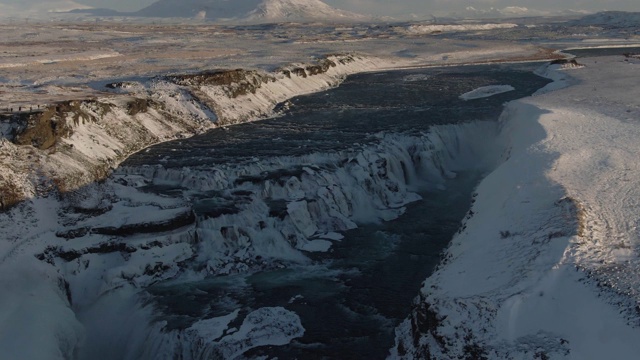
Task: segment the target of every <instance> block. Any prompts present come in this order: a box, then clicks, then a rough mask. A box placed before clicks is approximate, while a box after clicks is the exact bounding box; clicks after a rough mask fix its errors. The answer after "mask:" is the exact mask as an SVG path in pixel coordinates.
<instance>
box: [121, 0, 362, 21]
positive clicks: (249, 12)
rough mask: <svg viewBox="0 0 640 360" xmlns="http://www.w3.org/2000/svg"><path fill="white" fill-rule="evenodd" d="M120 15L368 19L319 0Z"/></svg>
mask: <svg viewBox="0 0 640 360" xmlns="http://www.w3.org/2000/svg"><path fill="white" fill-rule="evenodd" d="M122 15H127V16H142V17H160V18H163V17H183V18H201V19H206V20H212V21H225V20H238V21H251V22H272V21H274V22H275V21H319V20H331V21H366V20H371V19H372V17H370V16H365V15H361V14H356V13H352V12H349V11H344V10H340V9H336V8H333V7H331V6H329V5H327V4H325V3H324V2H322V1H320V0H233V1H228V0H159V1H157V2H155V3H153V4H151V5H149V6H147V7H146V8H144V9H142V10H140V11H137V12H134V13H127V14H122Z"/></svg>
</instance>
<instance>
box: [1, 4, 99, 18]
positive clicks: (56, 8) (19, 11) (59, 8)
mask: <svg viewBox="0 0 640 360" xmlns="http://www.w3.org/2000/svg"><path fill="white" fill-rule="evenodd" d="M89 8H90V6H86V5H82V4H78V3H76V2H74V1H71V0H49V1H42V0H21V1H20V2H17V3H11V4H2V3H0V17H30V16H38V15H42V14H48V13H54V12H67V11H70V10H74V9H89Z"/></svg>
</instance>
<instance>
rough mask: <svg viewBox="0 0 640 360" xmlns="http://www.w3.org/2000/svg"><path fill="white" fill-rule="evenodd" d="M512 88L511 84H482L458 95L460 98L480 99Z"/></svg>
mask: <svg viewBox="0 0 640 360" xmlns="http://www.w3.org/2000/svg"><path fill="white" fill-rule="evenodd" d="M513 90H515V88H514V87H513V86H511V85H490V86H483V87H479V88H477V89H473V90H471V91H469V92H466V93H464V94H462V95H460V99H462V100H474V99H482V98H486V97H489V96H493V95H498V94H502V93H506V92H509V91H513Z"/></svg>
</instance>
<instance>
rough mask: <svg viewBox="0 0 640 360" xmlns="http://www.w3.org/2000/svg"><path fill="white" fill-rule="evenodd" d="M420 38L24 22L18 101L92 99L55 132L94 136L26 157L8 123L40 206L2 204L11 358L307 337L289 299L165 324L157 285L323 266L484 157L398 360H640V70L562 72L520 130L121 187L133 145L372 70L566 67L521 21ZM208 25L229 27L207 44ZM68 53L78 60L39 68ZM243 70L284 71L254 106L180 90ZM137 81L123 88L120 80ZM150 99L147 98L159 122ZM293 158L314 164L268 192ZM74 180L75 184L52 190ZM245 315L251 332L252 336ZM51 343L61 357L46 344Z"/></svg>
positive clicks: (414, 140)
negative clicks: (345, 238) (204, 73)
mask: <svg viewBox="0 0 640 360" xmlns="http://www.w3.org/2000/svg"><path fill="white" fill-rule="evenodd" d="M408 26H409V25H402V26H401V27H400V28H399V29H398V28H392V27H388V28H383V30H380V28H379V27H370V28H368V27H366V26H365V27H360V28H358V27H356V26H354V27H353V28H351V29H346V30H345V29H344V25H341V26H340V28H341V29H342V30H340V31H336V27H335V26H326V25H315V26H309V27H308V28H307V27H305V28H301V27H295V26H292V27H287V26H286V25H285V26H283V27H280V28H276V30H273V31H272V29H270V28H267V29H266V30H265V29H259V28H258V30H257V31H256V30H255V29H249V30H243V29H241V28H237V29H236V28H233V27H221V26H209V25H205V26H203V27H197V26H192V25H184V24H183V25H167V27H166V28H165V29H166V33H162V32H158V31H157V30H158V28H157V27H156V26H155V25H154V26H151V25H130V24H122V25H119V24H115V25H114V24H94V23H93V22H92V23H80V24H71V25H70V24H64V25H59V24H46V23H43V24H33V25H32V26H29V27H25V26H16V25H15V24H4V25H1V27H2V30H3V34H4V35H5V37H4V38H3V41H4V43H3V46H5V47H6V48H7V52H6V53H3V54H2V59H1V60H2V62H3V63H4V64H12V65H11V66H6V67H0V79H1V83H0V85H1V86H2V91H1V92H0V101H2V105H1V106H0V110H3V109H6V108H12V107H18V106H24V107H25V108H26V107H27V106H29V107H35V106H38V105H47V104H53V103H56V102H58V101H61V100H83V101H78V102H75V103H71V105H70V106H71V107H72V108H73V109H72V111H69V112H67V113H66V114H67V115H68V116H66V117H64V118H61V119H55V120H56V121H61V123H62V122H63V123H65V124H67V125H69V126H70V127H71V128H72V130H73V131H72V132H71V134H68V136H67V135H65V136H63V137H62V138H61V139H60V140H59V141H58V142H57V143H56V146H55V147H54V148H53V149H52V148H47V149H37V148H36V147H33V146H31V145H20V146H18V145H16V144H14V143H12V142H11V141H10V140H13V139H12V132H13V131H14V130H15V128H14V127H13V126H12V125H10V124H9V123H8V122H3V126H2V127H1V129H2V135H3V138H2V139H0V141H1V143H0V157H1V158H2V163H0V166H2V171H1V172H0V177H1V178H2V179H0V180H2V181H3V182H4V183H3V187H2V190H3V191H4V190H6V189H8V188H11V189H14V188H17V189H19V190H20V191H22V193H23V195H26V196H28V197H29V199H28V200H27V201H24V202H22V203H20V204H18V205H17V206H15V207H13V208H11V209H10V210H8V211H4V212H2V213H0V231H1V235H2V236H1V239H0V240H1V241H0V272H1V273H2V274H4V275H3V276H2V277H0V287H1V288H2V289H3V290H6V291H3V292H2V295H0V305H1V306H0V309H1V310H0V320H2V321H0V349H1V350H2V351H3V353H4V354H8V355H9V356H10V357H11V358H29V359H71V358H73V357H74V356H76V355H77V356H80V357H82V358H91V357H92V356H94V355H95V353H96V352H97V351H100V353H101V354H105V356H111V357H113V358H129V359H135V358H140V357H144V356H147V358H157V357H158V356H159V354H162V355H165V356H171V355H167V354H181V356H183V358H185V359H186V358H198V357H201V356H203V355H204V356H211V355H212V354H214V353H216V352H217V354H218V355H220V354H222V355H224V356H227V357H234V356H236V355H241V354H242V353H243V352H245V351H246V350H248V349H250V348H252V347H255V346H265V345H280V344H284V343H286V342H289V341H291V339H294V338H296V337H299V336H300V335H301V334H302V333H303V331H304V329H303V328H302V326H301V325H300V319H299V317H298V316H297V315H296V314H294V313H292V312H290V311H288V310H286V309H282V308H262V309H256V310H255V311H254V312H251V313H249V314H243V316H244V319H243V320H240V319H239V318H238V317H239V314H238V313H236V312H231V311H230V312H229V313H228V314H227V315H225V316H218V317H211V318H208V319H204V320H201V321H199V322H196V323H193V324H191V325H189V326H188V327H185V328H184V329H181V330H175V331H170V330H166V329H165V328H163V324H158V323H153V314H152V313H151V310H150V309H149V308H148V307H145V305H144V304H145V299H144V296H143V295H141V292H140V290H142V289H144V288H146V287H147V286H149V285H150V284H153V283H155V282H157V281H161V280H166V279H171V278H175V277H178V276H180V277H181V279H201V278H202V277H204V276H211V275H217V274H229V273H242V272H248V271H255V270H260V269H264V268H268V267H269V266H272V267H273V266H275V267H279V266H288V265H291V264H305V263H308V262H309V258H308V257H307V256H306V255H305V254H306V252H309V251H324V250H327V249H328V248H329V246H330V245H331V244H332V242H333V241H339V240H340V237H341V236H340V234H339V232H340V231H343V230H346V229H350V228H353V227H355V226H357V224H358V223H361V222H366V221H372V220H374V221H381V220H390V219H393V218H395V217H397V216H399V215H400V214H402V212H403V211H405V209H404V206H405V205H406V204H408V203H409V202H411V201H415V200H417V199H418V198H419V197H418V195H417V194H415V193H414V192H413V191H412V187H411V185H412V184H414V183H415V181H418V180H419V181H422V182H424V183H427V184H429V185H430V186H434V187H436V188H437V187H438V185H440V184H442V182H443V181H444V179H446V178H447V177H450V176H455V172H456V171H460V170H465V169H472V168H475V169H477V168H479V169H481V170H486V171H489V170H493V169H495V170H494V171H493V172H491V173H490V174H489V175H488V176H487V178H486V179H485V180H484V181H483V182H482V184H481V185H480V186H479V188H478V195H477V197H476V200H475V203H474V206H473V209H472V211H473V212H472V214H473V216H472V217H470V219H468V220H467V221H466V223H465V224H464V226H463V227H462V230H461V233H460V234H459V235H458V236H457V237H456V238H455V239H454V241H453V243H452V245H451V248H450V249H449V251H448V253H447V257H446V259H445V261H444V262H443V264H442V265H441V266H440V268H439V270H438V271H437V272H436V274H435V275H434V276H432V277H430V278H429V279H427V281H426V282H425V286H424V288H423V289H422V291H421V294H420V296H419V297H418V299H417V300H416V308H415V310H414V313H413V314H412V316H411V317H410V319H408V320H407V321H406V322H405V323H403V325H402V326H400V328H399V329H398V331H397V341H398V346H397V347H396V348H395V349H394V350H393V352H392V356H394V357H406V358H428V357H430V356H431V357H433V358H449V357H456V356H463V357H464V356H473V355H475V356H480V355H482V354H485V355H486V356H487V357H490V358H495V359H503V358H514V359H517V358H531V357H535V356H538V357H542V356H543V355H542V354H544V356H548V357H551V358H575V359H585V358H587V359H588V358H590V357H591V356H593V358H602V357H603V356H609V355H612V356H613V357H617V358H633V355H634V354H636V353H637V352H638V349H637V348H636V347H635V346H637V345H635V342H634V341H631V339H634V338H637V337H638V331H637V326H638V315H637V312H636V310H635V309H636V306H637V304H638V283H637V279H638V270H639V266H638V263H637V258H638V254H637V249H638V248H639V247H638V241H639V240H638V236H637V229H636V226H637V221H636V217H635V213H634V210H635V209H636V204H635V202H634V200H633V199H634V198H636V197H637V194H636V192H637V189H638V188H639V187H638V186H636V185H634V181H635V178H636V177H635V174H636V173H637V172H638V171H636V170H637V169H635V167H634V162H633V161H634V154H637V152H638V151H637V150H636V149H635V142H634V139H636V138H637V136H636V133H637V132H638V130H637V129H636V128H637V125H636V124H635V123H634V122H635V120H637V118H638V116H639V114H638V109H639V108H640V106H639V105H640V104H639V103H638V100H637V99H638V96H637V94H636V92H635V91H634V81H635V80H636V79H637V71H638V69H637V66H640V65H639V64H638V61H637V59H633V58H632V59H624V58H622V57H619V58H609V59H606V60H604V59H598V60H597V61H596V60H584V61H583V62H584V63H585V64H586V65H587V67H586V68H582V69H564V70H560V72H559V71H558V69H557V68H563V67H562V66H555V67H554V68H552V69H545V70H542V71H541V72H540V73H541V74H546V75H548V76H550V77H553V78H554V79H556V80H557V82H556V83H555V85H552V86H551V87H547V88H546V89H543V91H541V92H539V96H537V97H534V98H530V99H525V100H521V101H518V102H514V103H511V104H509V105H508V106H507V108H506V110H505V113H504V115H503V118H502V121H501V123H500V126H499V127H498V126H496V125H495V124H487V123H470V124H464V125H451V126H442V127H436V128H434V129H432V131H430V132H429V133H428V134H423V136H404V135H392V134H391V135H389V134H387V135H381V136H380V141H379V142H378V143H377V144H375V145H373V146H368V147H362V148H354V149H350V150H348V151H343V152H341V153H335V154H316V155H314V156H313V157H308V158H305V157H299V158H291V157H283V158H278V159H271V160H269V161H266V162H259V163H255V164H253V165H252V166H248V167H247V166H240V165H238V166H234V164H229V165H228V166H226V167H223V168H221V169H219V171H214V172H213V173H214V174H215V175H213V176H211V174H212V172H208V173H207V174H206V175H207V176H204V174H203V173H199V172H198V171H191V170H189V169H185V170H184V171H169V170H166V169H163V168H145V169H135V170H131V169H130V170H127V169H121V171H120V172H119V173H117V174H116V175H114V176H111V177H106V176H107V175H108V174H109V173H110V170H109V169H110V168H111V167H114V166H116V165H117V164H118V163H119V161H121V160H122V159H123V158H124V157H126V156H127V155H128V154H130V153H131V152H132V151H137V150H140V149H142V148H144V147H145V146H147V145H149V144H152V143H155V142H158V141H164V140H168V139H174V138H177V137H179V136H189V135H192V134H196V133H199V132H202V131H206V130H207V129H209V128H211V127H214V126H217V125H216V123H215V121H218V122H221V121H228V122H229V123H233V122H239V121H246V120H253V119H255V118H259V117H262V116H268V115H269V114H271V113H270V111H272V107H273V105H274V104H275V103H276V102H279V101H283V100H284V99H286V98H288V97H291V96H294V95H297V94H299V93H307V92H311V91H318V90H321V89H325V88H327V87H330V86H336V85H337V84H339V82H340V80H341V79H342V78H343V77H344V76H345V75H347V74H350V73H355V72H359V71H373V70H379V69H390V68H396V67H411V66H424V65H447V64H455V63H467V62H468V63H473V62H484V61H508V60H519V61H520V60H530V59H535V58H548V57H549V56H550V54H551V51H550V50H549V49H546V48H541V47H539V46H537V45H535V44H534V45H532V44H530V43H524V44H514V43H512V42H510V41H505V40H504V39H503V38H501V36H504V35H503V34H504V33H502V32H500V31H501V30H504V29H500V28H495V27H488V28H486V29H484V30H482V31H480V30H481V29H475V30H473V31H471V32H470V33H469V32H467V33H466V34H464V35H461V36H465V37H466V36H468V37H471V38H464V40H461V39H459V38H456V36H458V35H455V36H450V37H448V38H447V37H446V36H447V35H446V34H445V41H443V38H442V37H440V38H438V39H435V40H434V39H431V38H429V36H428V35H425V34H424V33H419V34H412V35H407V28H408ZM507 30H510V29H507ZM519 30H520V31H540V30H539V29H538V28H536V29H535V30H526V29H519ZM463 32H464V31H463ZM202 33H206V34H208V36H202V35H200V36H199V37H196V38H195V39H194V38H192V39H191V40H190V41H185V39H186V38H190V37H191V36H192V35H193V34H202ZM167 34H172V35H167ZM625 34H626V33H625ZM439 36H441V35H439ZM474 36H477V37H478V38H473V37H474ZM491 36H496V39H495V40H491V39H490V37H491ZM625 36H626V35H625ZM57 39H59V40H57ZM87 39H88V40H89V41H87ZM283 39H285V41H283ZM416 39H419V41H416ZM555 40H558V39H555ZM581 40H582V39H578V40H576V39H575V38H573V39H571V40H568V41H566V42H561V41H560V42H561V43H563V44H567V43H570V44H573V45H575V43H576V42H580V41H581ZM584 40H587V39H584ZM623 41H626V42H630V41H631V42H632V41H633V39H631V40H623ZM78 44H82V46H78ZM211 44H215V46H211ZM430 45H431V46H430ZM105 49H109V51H106V50H105ZM260 49H263V50H260ZM345 49H351V50H353V49H355V50H356V51H359V52H360V53H358V54H351V55H346V57H349V58H350V59H351V60H353V61H349V62H346V63H344V64H341V63H340V61H339V59H340V58H341V56H345V55H339V56H337V57H335V56H334V57H333V58H331V57H330V58H329V59H334V60H335V61H334V60H332V61H333V62H334V63H336V66H335V67H331V66H330V67H329V68H328V72H324V73H321V74H315V75H312V76H309V73H307V70H306V69H303V70H305V76H302V75H301V74H300V75H296V76H297V77H294V76H293V75H291V74H290V76H291V77H288V76H287V75H285V74H286V72H282V70H289V71H291V70H293V69H296V68H301V67H306V66H308V65H313V64H314V61H316V60H317V59H318V58H320V59H322V58H323V56H324V55H326V54H330V53H334V54H335V53H340V52H344V50H345ZM280 50H282V51H280ZM101 54H102V55H101ZM104 54H108V55H109V56H103V55H104ZM265 56H267V58H265ZM31 57H34V58H35V59H36V61H35V62H32V61H30V60H29V58H31ZM46 59H52V60H55V61H51V62H49V61H39V60H46ZM291 64H294V65H291ZM301 64H302V65H301ZM13 65H16V66H13ZM232 67H233V68H237V67H246V68H249V69H252V70H256V71H258V72H259V73H260V74H263V75H264V74H268V75H270V77H269V79H275V80H268V81H267V82H266V83H265V84H266V85H265V86H264V87H262V86H261V87H259V88H258V89H257V90H256V91H255V92H253V91H249V92H245V93H240V94H239V95H238V96H236V97H235V98H234V97H233V96H230V95H229V94H230V93H233V92H234V91H236V90H237V88H235V87H233V86H228V87H226V88H224V87H218V88H215V87H213V86H208V85H207V86H200V85H199V84H195V85H194V84H177V83H175V82H172V81H169V80H168V79H167V78H165V77H162V76H161V77H158V75H166V74H168V73H171V74H172V75H181V74H185V73H187V74H192V73H194V72H196V70H202V69H219V68H232ZM565 68H566V67H565ZM340 69H342V70H340ZM296 71H297V70H296ZM309 71H315V70H309ZM567 71H571V75H569V76H567V75H566V74H567ZM247 79H253V78H244V80H247ZM303 79H304V80H303ZM407 81H411V79H408V80H407ZM118 82H121V83H120V84H119V85H118V86H115V89H112V90H106V89H105V88H104V85H105V84H107V83H118ZM245 84H246V83H245ZM236 85H237V84H236ZM569 85H573V86H572V87H568V88H566V87H567V86H569ZM562 88H564V89H562ZM551 90H555V91H554V92H549V91H551ZM202 94H205V95H206V97H204V96H202ZM236 95H237V94H236ZM196 98H197V99H201V100H202V101H199V100H197V99H196ZM136 99H138V100H139V99H143V100H147V103H146V104H147V108H146V110H145V111H139V110H140V109H143V108H145V105H144V102H142V103H141V102H139V101H138V100H136ZM233 99H235V100H233ZM86 100H88V101H86ZM76 105H77V106H76ZM105 109H108V110H109V111H106V115H105ZM3 112H4V113H11V112H12V111H8V112H7V111H3ZM13 112H14V113H15V111H13ZM214 112H215V113H216V114H214ZM79 114H83V115H79ZM74 116H75V117H74ZM85 118H90V119H91V120H90V121H85ZM487 139H495V141H487ZM500 163H502V164H501V165H499V164H500ZM318 164H320V165H327V166H326V167H323V166H319V165H318ZM381 164H385V165H381ZM310 165H316V166H315V167H314V166H310ZM338 165H339V166H338ZM498 165H499V166H498ZM283 167H287V168H291V167H294V168H295V167H297V168H299V169H300V170H301V171H300V172H299V174H298V175H296V176H291V177H288V178H280V177H278V178H273V179H269V176H267V177H265V178H264V179H262V180H263V181H260V182H257V183H255V182H254V181H253V180H254V179H255V178H257V177H261V176H264V174H265V173H266V174H267V175H269V174H272V173H276V172H277V170H279V169H282V168H283ZM96 169H100V170H101V171H99V172H98V173H96V171H95V170H96ZM129 171H130V172H129ZM52 174H54V175H56V174H57V175H65V174H66V175H69V176H70V179H71V180H67V181H64V179H61V178H60V177H57V178H56V181H49V179H51V175H52ZM140 174H142V175H140ZM90 176H93V177H90ZM105 177H106V179H105V181H104V182H99V183H94V182H93V180H96V179H104V178H105ZM7 179H9V180H7ZM242 179H245V180H246V181H241V180H242ZM363 183H366V184H368V185H367V186H361V185H360V184H363ZM8 184H10V185H8ZM148 184H155V185H163V184H169V185H182V186H184V187H187V188H193V189H197V190H222V191H227V192H228V193H229V195H230V196H235V198H233V200H234V201H237V203H238V207H239V209H238V210H239V211H238V212H233V213H223V214H221V215H220V216H216V217H211V218H207V219H198V220H196V219H194V218H193V217H192V216H191V215H192V213H191V212H190V211H189V205H188V203H187V202H186V201H183V200H181V199H172V198H167V197H164V196H159V195H151V194H148V193H145V192H143V191H141V190H140V189H138V186H142V185H148ZM60 185H66V187H63V186H60ZM56 187H58V188H60V189H63V190H66V192H65V193H64V194H59V193H57V192H56ZM266 198H271V199H276V200H278V201H283V202H284V203H285V204H286V206H285V207H284V210H283V213H282V214H278V216H271V215H270V214H269V207H268V206H267V205H266V202H265V199H266ZM3 201H4V200H3ZM3 207H4V204H3ZM149 228H154V229H155V230H154V231H151V232H150V231H149ZM256 259H260V261H256ZM265 259H266V260H265ZM191 264H197V266H191ZM576 299H578V300H576ZM577 303H579V304H580V305H579V306H577V305H576V304H577ZM587 320H592V321H587ZM234 321H240V322H239V323H238V328H235V327H233V326H232V325H231V323H232V322H234ZM34 337H37V338H38V339H39V343H38V344H39V346H25V344H33V338H34ZM178 339H181V340H180V341H179V340H178ZM182 340H186V341H184V342H181V341H182ZM158 351H159V352H158ZM601 355H603V356H601Z"/></svg>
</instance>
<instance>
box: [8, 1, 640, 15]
mask: <svg viewBox="0 0 640 360" xmlns="http://www.w3.org/2000/svg"><path fill="white" fill-rule="evenodd" d="M64 1H71V0H0V9H2V5H13V6H16V5H22V6H24V5H25V4H29V3H31V4H38V3H40V4H46V3H53V2H64ZM73 1H75V2H76V3H80V4H86V5H89V6H93V7H101V8H110V9H115V10H120V11H135V10H139V9H141V8H143V7H145V6H148V5H150V4H152V3H153V2H155V1H156V0H73ZM324 1H325V2H326V3H328V4H329V5H332V6H334V7H337V8H340V9H344V10H350V11H354V12H359V13H363V14H372V15H390V16H397V15H408V14H436V13H437V14H444V13H447V12H456V11H463V10H464V9H465V8H467V7H473V8H475V9H477V10H488V9H490V8H496V9H503V8H505V7H510V6H511V7H513V6H515V7H526V8H529V9H535V10H541V11H558V10H587V11H601V10H624V11H640V1H638V0H393V1H390V0H324ZM229 2H231V3H233V0H229Z"/></svg>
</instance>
